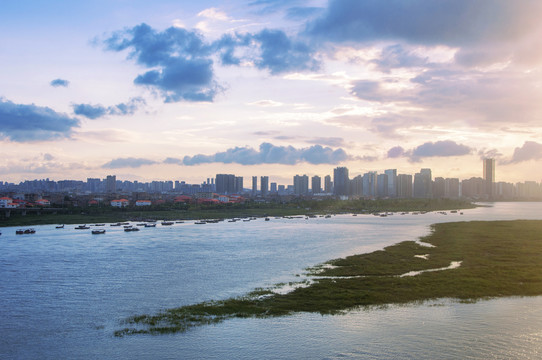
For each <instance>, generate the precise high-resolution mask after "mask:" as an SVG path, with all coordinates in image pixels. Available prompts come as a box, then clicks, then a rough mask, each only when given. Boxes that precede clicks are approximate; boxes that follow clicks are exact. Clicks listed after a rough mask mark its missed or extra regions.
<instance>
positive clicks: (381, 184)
mask: <svg viewBox="0 0 542 360" xmlns="http://www.w3.org/2000/svg"><path fill="white" fill-rule="evenodd" d="M376 189H377V190H376V195H377V196H378V197H379V198H385V197H388V174H385V173H384V174H378V176H377V177H376Z"/></svg>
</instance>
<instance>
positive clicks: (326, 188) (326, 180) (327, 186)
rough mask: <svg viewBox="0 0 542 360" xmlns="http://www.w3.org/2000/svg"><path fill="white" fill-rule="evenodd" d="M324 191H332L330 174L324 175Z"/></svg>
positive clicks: (328, 192)
mask: <svg viewBox="0 0 542 360" xmlns="http://www.w3.org/2000/svg"><path fill="white" fill-rule="evenodd" d="M324 192H325V193H327V194H331V193H332V192H333V183H332V182H331V175H326V176H325V177H324Z"/></svg>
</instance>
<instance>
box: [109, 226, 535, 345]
mask: <svg viewBox="0 0 542 360" xmlns="http://www.w3.org/2000/svg"><path fill="white" fill-rule="evenodd" d="M541 233H542V220H514V221H472V222H455V223H441V224H434V225H432V232H431V234H429V235H428V236H425V237H423V238H421V239H420V241H422V242H425V243H429V244H431V245H433V247H427V246H423V245H421V244H420V243H419V242H417V241H405V242H401V243H399V244H395V245H391V246H388V247H386V248H385V249H384V250H379V251H375V252H372V253H367V254H360V255H353V256H348V257H346V258H342V259H334V260H330V261H327V262H326V263H324V264H320V265H316V266H314V267H312V268H310V269H308V274H307V275H308V276H309V277H312V278H313V279H312V280H311V283H310V284H305V285H306V286H299V287H295V288H294V289H293V290H292V291H290V292H287V293H284V294H279V293H276V292H274V291H273V288H266V289H255V290H254V291H253V292H251V293H249V294H247V295H246V296H243V297H239V298H231V299H226V300H220V301H208V302H203V303H199V304H194V305H188V306H183V307H180V308H175V309H169V310H165V311H163V312H161V313H158V314H155V315H137V316H133V317H131V318H128V319H125V321H124V325H125V326H126V327H125V328H123V329H121V330H117V331H115V333H114V335H115V336H119V337H122V336H125V335H134V334H164V333H178V332H184V331H187V330H189V329H191V328H193V327H196V326H202V325H206V324H212V323H218V322H222V321H225V320H228V319H231V318H246V317H261V318H265V317H275V316H287V315H291V314H294V313H299V312H313V313H320V314H322V315H324V314H341V313H345V312H348V311H349V310H353V309H358V308H370V307H373V306H385V305H391V304H398V305H400V304H409V303H419V302H424V301H429V300H436V299H443V298H449V299H454V300H456V301H461V302H474V301H477V300H480V299H488V298H496V297H509V296H536V295H542V242H540V241H539V240H540V234H541ZM454 262H461V263H460V266H451V264H454ZM456 264H457V263H456ZM435 270H439V271H435ZM413 271H416V272H419V273H417V274H416V275H415V276H402V277H401V275H403V274H407V273H410V272H413ZM294 285H295V284H294Z"/></svg>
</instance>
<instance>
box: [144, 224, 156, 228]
mask: <svg viewBox="0 0 542 360" xmlns="http://www.w3.org/2000/svg"><path fill="white" fill-rule="evenodd" d="M143 226H145V227H156V224H145V225H143Z"/></svg>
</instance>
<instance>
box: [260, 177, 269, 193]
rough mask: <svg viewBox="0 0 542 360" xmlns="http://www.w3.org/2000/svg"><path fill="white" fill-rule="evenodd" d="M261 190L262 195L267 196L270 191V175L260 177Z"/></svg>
mask: <svg viewBox="0 0 542 360" xmlns="http://www.w3.org/2000/svg"><path fill="white" fill-rule="evenodd" d="M260 191H261V193H262V196H266V195H267V193H268V192H269V176H261V177H260Z"/></svg>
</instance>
